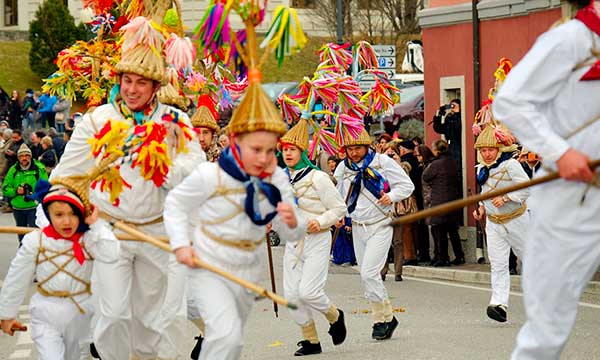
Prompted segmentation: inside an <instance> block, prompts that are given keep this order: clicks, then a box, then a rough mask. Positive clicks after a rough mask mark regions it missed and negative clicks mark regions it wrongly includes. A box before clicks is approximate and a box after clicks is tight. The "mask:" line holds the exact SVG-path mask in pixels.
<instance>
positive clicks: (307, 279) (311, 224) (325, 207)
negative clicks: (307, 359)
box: [280, 119, 346, 356]
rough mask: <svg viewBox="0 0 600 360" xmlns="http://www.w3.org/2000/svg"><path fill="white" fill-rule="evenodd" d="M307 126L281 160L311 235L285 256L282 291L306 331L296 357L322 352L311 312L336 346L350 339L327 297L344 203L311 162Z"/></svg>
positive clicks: (303, 123) (284, 143) (291, 138)
mask: <svg viewBox="0 0 600 360" xmlns="http://www.w3.org/2000/svg"><path fill="white" fill-rule="evenodd" d="M308 127H309V124H308V121H307V120H305V119H301V120H300V121H299V122H298V124H296V125H295V126H294V127H293V128H292V129H290V131H288V133H287V134H285V136H283V137H282V138H281V141H280V142H281V147H282V153H283V160H284V162H285V164H286V166H287V168H286V169H285V171H286V173H287V174H288V176H289V179H290V183H291V184H292V187H293V189H294V195H295V197H296V201H297V204H298V208H299V210H300V214H301V215H302V216H303V217H304V218H305V219H306V221H307V222H308V224H307V226H308V227H307V234H306V235H305V236H304V237H303V238H302V239H301V240H300V241H299V242H295V241H287V242H286V246H285V255H284V257H283V291H284V294H285V297H286V298H287V299H288V300H289V301H292V302H293V303H295V304H296V305H298V310H292V311H290V316H291V317H292V319H293V320H294V321H295V322H296V324H298V325H299V326H300V327H301V329H302V336H303V340H302V341H300V342H299V343H298V345H299V346H300V348H299V349H298V350H297V351H296V352H295V353H294V355H295V356H304V355H312V354H319V353H321V351H322V350H321V343H320V342H319V337H318V335H317V329H316V327H315V322H314V321H313V315H312V312H313V311H317V312H320V313H322V314H323V315H325V317H326V318H327V321H328V322H329V324H330V327H329V334H330V335H331V338H332V340H333V344H334V345H339V344H341V343H343V342H344V340H345V338H346V325H345V323H344V312H343V311H342V310H339V309H338V308H337V307H336V306H335V305H333V303H332V302H331V300H329V298H328V297H327V295H326V294H325V283H326V281H327V273H328V270H329V254H330V250H331V231H330V229H331V226H333V225H335V223H337V222H338V221H339V219H341V218H342V217H343V216H344V215H345V214H346V204H345V203H344V200H343V199H342V196H341V195H340V194H339V192H338V191H337V190H336V188H335V185H333V182H332V181H331V179H330V177H329V175H327V174H325V173H324V172H322V171H319V170H317V168H316V166H314V165H313V164H312V163H311V162H310V160H309V159H308V157H307V154H306V149H307V148H308Z"/></svg>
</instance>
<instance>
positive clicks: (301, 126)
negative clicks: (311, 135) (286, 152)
mask: <svg viewBox="0 0 600 360" xmlns="http://www.w3.org/2000/svg"><path fill="white" fill-rule="evenodd" d="M281 142H284V143H287V144H292V145H295V146H297V147H298V148H300V150H302V151H304V150H306V149H308V121H307V120H306V119H300V121H299V122H298V123H297V124H296V125H294V127H292V128H291V129H290V130H289V131H288V132H287V133H286V134H285V135H284V136H283V137H282V138H281Z"/></svg>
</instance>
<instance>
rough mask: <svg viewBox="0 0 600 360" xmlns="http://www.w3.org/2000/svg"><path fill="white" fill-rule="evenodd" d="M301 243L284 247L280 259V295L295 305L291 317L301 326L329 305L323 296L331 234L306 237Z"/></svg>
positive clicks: (323, 311) (329, 302) (327, 232)
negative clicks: (281, 292) (281, 270)
mask: <svg viewBox="0 0 600 360" xmlns="http://www.w3.org/2000/svg"><path fill="white" fill-rule="evenodd" d="M301 246H302V245H301V243H300V242H298V243H296V244H294V243H292V242H288V243H286V246H285V254H284V256H283V292H284V295H285V298H286V299H288V300H289V301H290V302H293V303H295V304H296V305H298V309H297V310H290V316H291V317H292V319H293V320H294V321H295V322H296V324H298V325H300V326H304V325H308V323H309V322H310V321H311V320H312V318H313V317H312V310H314V311H317V312H320V313H323V314H325V313H326V312H327V310H329V307H330V305H331V301H330V300H329V298H328V297H327V295H326V294H325V283H326V282H327V273H328V270H329V251H330V249H331V232H329V231H326V232H322V233H316V234H308V235H307V236H306V238H305V240H304V249H302V248H301Z"/></svg>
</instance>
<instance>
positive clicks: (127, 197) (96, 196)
mask: <svg viewBox="0 0 600 360" xmlns="http://www.w3.org/2000/svg"><path fill="white" fill-rule="evenodd" d="M167 110H172V111H177V112H179V117H180V119H181V120H180V121H185V122H186V123H187V124H188V125H189V124H190V122H189V119H188V117H187V115H185V114H184V113H183V112H181V111H179V110H176V109H175V108H172V107H170V106H166V105H163V104H160V103H159V104H158V106H157V108H156V111H155V113H154V115H153V116H152V118H151V120H152V121H158V120H160V119H161V117H162V115H163V114H164V113H165V112H166V111H167ZM109 119H121V120H123V116H122V115H121V114H120V113H119V112H118V111H117V110H116V109H115V108H114V107H113V106H112V105H111V104H106V105H102V106H100V107H98V108H97V109H96V110H94V112H93V113H92V115H91V116H90V115H89V114H86V115H85V116H84V117H83V120H82V121H81V122H80V123H79V124H77V126H76V127H75V131H74V132H73V136H72V137H71V140H70V141H69V142H68V143H67V146H66V148H65V152H64V154H63V156H62V158H61V160H60V162H59V164H58V165H57V167H56V168H55V169H54V170H53V171H52V176H51V178H53V177H56V176H60V177H63V176H70V175H78V174H82V173H85V172H86V171H88V170H89V169H90V168H91V167H92V166H94V165H95V164H96V160H95V159H94V158H93V157H92V156H91V147H90V145H89V143H88V139H89V138H92V137H93V136H94V134H95V133H96V132H97V131H99V130H100V129H102V127H103V126H104V124H105V123H106V122H107V121H108V120H109ZM187 147H188V149H189V151H188V152H187V153H184V152H182V153H180V154H177V155H173V153H172V154H171V159H172V161H173V164H172V165H171V166H170V167H169V173H168V176H167V181H166V182H165V183H164V184H163V185H162V186H161V187H160V188H157V187H156V186H155V185H154V183H153V182H152V180H144V178H143V177H142V176H141V175H140V170H139V169H138V168H137V167H136V168H133V169H132V168H131V166H129V164H128V163H125V164H123V165H121V167H120V173H121V176H122V177H123V179H124V180H125V181H126V182H127V183H129V184H130V185H131V189H129V188H126V187H124V188H123V192H122V193H121V195H120V196H119V198H120V204H119V206H114V205H113V204H112V203H111V202H110V199H109V193H108V192H104V193H103V192H101V191H100V187H99V186H97V187H96V189H95V190H93V189H90V201H91V202H92V203H93V204H95V205H97V206H98V207H99V208H100V210H101V211H103V212H105V213H108V214H109V215H111V216H112V217H115V218H117V219H123V220H127V221H132V222H137V223H144V222H149V221H152V220H155V219H157V218H159V217H160V216H161V215H162V211H163V203H164V200H165V197H166V196H167V192H168V190H169V189H170V188H172V187H174V186H175V185H177V184H178V183H180V182H181V181H182V180H183V178H185V177H186V176H187V175H188V174H189V173H190V172H191V171H192V169H193V168H194V167H195V166H196V165H197V164H198V163H200V162H202V161H205V160H206V157H205V155H204V152H202V149H201V148H200V144H199V143H198V141H197V140H196V139H192V140H190V141H188V142H187Z"/></svg>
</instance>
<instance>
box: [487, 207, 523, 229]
mask: <svg viewBox="0 0 600 360" xmlns="http://www.w3.org/2000/svg"><path fill="white" fill-rule="evenodd" d="M525 211H527V205H525V204H524V203H523V204H521V207H519V208H518V209H517V210H515V211H513V212H510V213H507V214H498V215H494V214H487V216H488V219H490V221H491V222H493V223H496V224H506V223H507V222H509V221H511V220H513V219H516V218H518V217H519V216H521V215H523V214H524V213H525Z"/></svg>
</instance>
